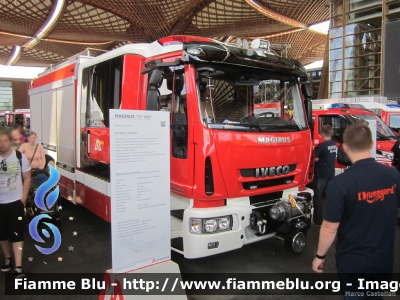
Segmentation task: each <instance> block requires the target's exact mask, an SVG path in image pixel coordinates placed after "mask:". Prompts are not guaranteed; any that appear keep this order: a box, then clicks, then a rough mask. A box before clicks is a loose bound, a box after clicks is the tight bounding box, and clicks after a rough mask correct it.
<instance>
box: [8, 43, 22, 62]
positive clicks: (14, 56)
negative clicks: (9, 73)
mask: <svg viewBox="0 0 400 300" xmlns="http://www.w3.org/2000/svg"><path fill="white" fill-rule="evenodd" d="M21 54H22V52H21V46H18V45H15V46H14V49H13V52H12V54H11V57H10V58H9V59H8V61H7V62H6V65H7V66H10V65H13V64H15V63H16V62H17V61H18V59H19V58H20V57H21Z"/></svg>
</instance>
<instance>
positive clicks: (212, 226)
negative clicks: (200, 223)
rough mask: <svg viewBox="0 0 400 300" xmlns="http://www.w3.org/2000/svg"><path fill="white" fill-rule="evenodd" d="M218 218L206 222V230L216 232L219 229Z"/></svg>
mask: <svg viewBox="0 0 400 300" xmlns="http://www.w3.org/2000/svg"><path fill="white" fill-rule="evenodd" d="M217 226H218V223H217V220H215V219H208V220H206V221H205V222H204V229H205V231H206V232H209V233H211V232H215V231H216V230H217Z"/></svg>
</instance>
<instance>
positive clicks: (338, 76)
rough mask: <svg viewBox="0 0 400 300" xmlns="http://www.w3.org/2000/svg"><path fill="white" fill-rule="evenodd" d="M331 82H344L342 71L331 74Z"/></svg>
mask: <svg viewBox="0 0 400 300" xmlns="http://www.w3.org/2000/svg"><path fill="white" fill-rule="evenodd" d="M329 81H331V82H332V81H342V71H333V72H329Z"/></svg>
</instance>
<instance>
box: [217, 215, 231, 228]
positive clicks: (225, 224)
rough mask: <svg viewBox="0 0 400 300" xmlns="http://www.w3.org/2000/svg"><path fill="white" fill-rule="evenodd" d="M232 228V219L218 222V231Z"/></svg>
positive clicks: (222, 219)
mask: <svg viewBox="0 0 400 300" xmlns="http://www.w3.org/2000/svg"><path fill="white" fill-rule="evenodd" d="M230 227H231V219H230V218H221V219H219V221H218V229H219V230H227V229H229V228H230Z"/></svg>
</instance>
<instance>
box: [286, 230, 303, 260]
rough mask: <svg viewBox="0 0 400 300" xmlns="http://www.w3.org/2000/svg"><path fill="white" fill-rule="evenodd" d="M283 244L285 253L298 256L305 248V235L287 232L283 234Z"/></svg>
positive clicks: (297, 232)
mask: <svg viewBox="0 0 400 300" xmlns="http://www.w3.org/2000/svg"><path fill="white" fill-rule="evenodd" d="M284 244H285V249H286V250H287V251H289V252H292V253H294V254H297V255H298V254H300V253H302V252H303V250H304V248H305V246H306V235H305V233H304V232H302V231H289V232H288V233H286V234H285V241H284Z"/></svg>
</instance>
